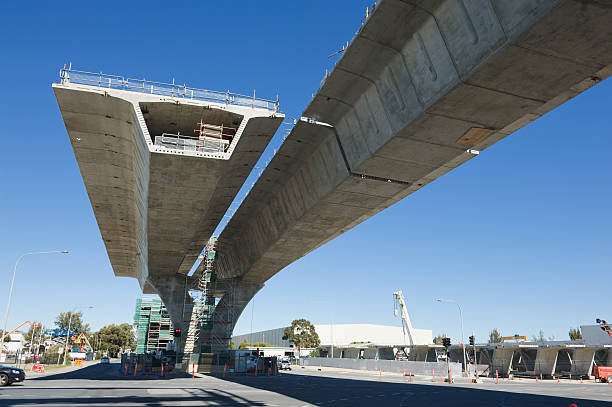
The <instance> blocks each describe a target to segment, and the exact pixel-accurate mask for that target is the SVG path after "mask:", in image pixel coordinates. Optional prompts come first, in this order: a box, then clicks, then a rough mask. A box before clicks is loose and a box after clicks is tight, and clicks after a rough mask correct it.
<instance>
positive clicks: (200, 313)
mask: <svg viewBox="0 0 612 407" xmlns="http://www.w3.org/2000/svg"><path fill="white" fill-rule="evenodd" d="M216 243H217V242H216V238H214V237H213V238H211V239H210V241H209V242H208V244H207V245H206V247H205V249H204V258H203V259H202V263H203V266H202V274H201V276H200V279H199V280H198V284H197V290H198V291H200V292H201V293H202V295H201V297H200V298H196V299H194V308H193V311H192V314H191V315H192V316H191V321H190V323H189V328H188V332H187V339H186V342H185V354H187V353H190V351H191V352H194V353H216V354H222V353H227V351H228V345H229V341H230V339H231V333H232V332H231V330H232V328H233V326H234V324H233V322H234V309H233V308H234V307H233V304H234V295H233V289H232V288H229V289H228V290H226V293H225V295H224V296H223V298H222V299H220V300H217V297H216V295H217V275H216V257H217V247H216ZM230 286H232V285H231V284H230ZM197 351H199V352H197Z"/></svg>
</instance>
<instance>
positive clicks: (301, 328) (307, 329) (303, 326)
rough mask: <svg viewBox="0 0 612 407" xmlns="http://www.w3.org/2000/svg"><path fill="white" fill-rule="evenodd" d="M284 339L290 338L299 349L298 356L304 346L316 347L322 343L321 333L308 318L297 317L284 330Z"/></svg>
mask: <svg viewBox="0 0 612 407" xmlns="http://www.w3.org/2000/svg"><path fill="white" fill-rule="evenodd" d="M283 334H284V335H283V340H285V341H286V340H290V341H291V342H293V345H294V346H295V347H296V348H297V349H298V357H299V355H300V349H302V348H316V347H317V346H319V345H320V344H321V340H320V339H319V334H317V331H316V330H315V327H314V325H312V324H311V323H310V321H308V320H306V319H295V320H293V322H291V326H288V327H287V328H285V330H284V331H283Z"/></svg>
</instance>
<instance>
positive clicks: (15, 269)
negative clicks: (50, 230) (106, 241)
mask: <svg viewBox="0 0 612 407" xmlns="http://www.w3.org/2000/svg"><path fill="white" fill-rule="evenodd" d="M53 253H63V254H68V250H52V251H47V252H29V253H25V254H22V255H21V257H19V258H18V259H17V262H16V263H15V268H14V269H13V278H12V280H11V289H10V290H9V296H8V304H7V305H6V312H5V314H4V329H3V330H2V339H0V353H2V348H3V346H4V336H5V335H6V325H7V323H8V316H9V309H10V308H11V297H12V296H13V285H14V284H15V274H16V273H17V266H18V265H19V262H20V261H21V259H23V258H24V257H26V256H32V255H34V254H53Z"/></svg>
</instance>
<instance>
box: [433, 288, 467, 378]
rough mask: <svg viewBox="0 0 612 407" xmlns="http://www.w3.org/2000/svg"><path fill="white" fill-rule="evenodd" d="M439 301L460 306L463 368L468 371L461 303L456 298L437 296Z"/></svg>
mask: <svg viewBox="0 0 612 407" xmlns="http://www.w3.org/2000/svg"><path fill="white" fill-rule="evenodd" d="M436 301H438V302H454V303H455V304H457V308H459V319H460V320H461V347H462V348H463V369H464V371H466V372H467V361H466V357H465V335H464V334H463V312H462V311H461V305H459V303H458V302H457V301H455V300H446V299H444V298H436Z"/></svg>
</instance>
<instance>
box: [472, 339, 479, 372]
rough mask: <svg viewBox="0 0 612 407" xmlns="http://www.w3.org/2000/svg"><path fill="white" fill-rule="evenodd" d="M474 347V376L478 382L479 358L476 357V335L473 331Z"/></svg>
mask: <svg viewBox="0 0 612 407" xmlns="http://www.w3.org/2000/svg"><path fill="white" fill-rule="evenodd" d="M472 346H473V347H474V376H475V377H476V380H478V356H477V355H476V335H474V331H472Z"/></svg>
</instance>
